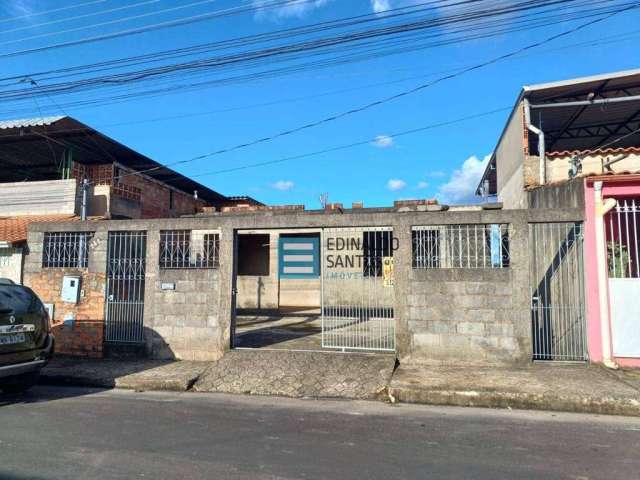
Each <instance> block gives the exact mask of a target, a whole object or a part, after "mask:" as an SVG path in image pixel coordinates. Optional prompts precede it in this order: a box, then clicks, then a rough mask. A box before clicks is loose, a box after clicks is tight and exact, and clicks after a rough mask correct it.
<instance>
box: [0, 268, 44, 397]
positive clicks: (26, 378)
mask: <svg viewBox="0 0 640 480" xmlns="http://www.w3.org/2000/svg"><path fill="white" fill-rule="evenodd" d="M53 347H54V339H53V335H52V334H51V326H50V322H49V314H48V313H47V310H46V308H45V307H44V305H43V304H42V302H41V301H40V299H39V298H38V297H37V296H36V295H35V293H33V292H32V291H31V289H29V288H27V287H23V286H22V285H16V284H14V283H13V282H12V281H11V280H7V279H2V278H0V390H2V391H3V392H4V393H18V392H22V391H24V390H26V389H28V388H29V387H31V386H32V385H34V384H35V383H36V382H37V381H38V376H39V375H40V370H41V369H42V367H44V366H45V365H46V364H47V362H48V361H49V359H50V358H51V355H53Z"/></svg>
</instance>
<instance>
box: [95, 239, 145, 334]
mask: <svg viewBox="0 0 640 480" xmlns="http://www.w3.org/2000/svg"><path fill="white" fill-rule="evenodd" d="M108 238H109V239H108V242H107V291H106V295H107V298H106V300H107V301H106V315H105V316H106V324H105V341H107V342H117V343H142V342H143V339H144V337H143V322H142V317H143V312H144V272H145V256H146V250H147V232H109V237H108Z"/></svg>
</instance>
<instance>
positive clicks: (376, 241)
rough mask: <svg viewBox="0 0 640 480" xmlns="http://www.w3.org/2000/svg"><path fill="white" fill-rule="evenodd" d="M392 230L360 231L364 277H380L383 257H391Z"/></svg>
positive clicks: (392, 248) (392, 246)
mask: <svg viewBox="0 0 640 480" xmlns="http://www.w3.org/2000/svg"><path fill="white" fill-rule="evenodd" d="M393 250H394V245H393V232H392V231H391V230H370V231H365V232H362V266H363V271H362V273H363V275H364V276H365V277H382V261H383V259H384V257H393Z"/></svg>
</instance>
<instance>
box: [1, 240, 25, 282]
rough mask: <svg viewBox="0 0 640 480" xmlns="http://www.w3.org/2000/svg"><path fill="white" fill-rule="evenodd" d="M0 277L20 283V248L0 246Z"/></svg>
mask: <svg viewBox="0 0 640 480" xmlns="http://www.w3.org/2000/svg"><path fill="white" fill-rule="evenodd" d="M0 278H8V279H9V280H13V281H14V282H15V283H22V249H21V248H0Z"/></svg>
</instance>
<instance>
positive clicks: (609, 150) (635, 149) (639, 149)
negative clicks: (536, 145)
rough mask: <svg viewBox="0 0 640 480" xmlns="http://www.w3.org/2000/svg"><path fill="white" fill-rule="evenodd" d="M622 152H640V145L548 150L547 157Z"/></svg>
mask: <svg viewBox="0 0 640 480" xmlns="http://www.w3.org/2000/svg"><path fill="white" fill-rule="evenodd" d="M621 153H640V147H638V146H635V147H619V148H596V149H593V150H562V151H560V152H547V153H546V156H547V157H570V156H573V155H618V154H621Z"/></svg>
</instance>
